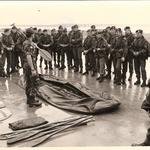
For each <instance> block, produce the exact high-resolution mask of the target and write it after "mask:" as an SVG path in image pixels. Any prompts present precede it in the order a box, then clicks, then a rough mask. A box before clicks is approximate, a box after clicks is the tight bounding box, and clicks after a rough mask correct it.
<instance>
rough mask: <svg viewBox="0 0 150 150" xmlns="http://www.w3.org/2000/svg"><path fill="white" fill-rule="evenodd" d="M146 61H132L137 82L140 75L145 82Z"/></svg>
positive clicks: (136, 59)
mask: <svg viewBox="0 0 150 150" xmlns="http://www.w3.org/2000/svg"><path fill="white" fill-rule="evenodd" d="M145 67H146V60H145V59H140V58H135V59H134V68H135V73H136V77H137V80H140V77H141V74H142V80H143V81H144V82H145V81H146V79H147V76H146V69H145Z"/></svg>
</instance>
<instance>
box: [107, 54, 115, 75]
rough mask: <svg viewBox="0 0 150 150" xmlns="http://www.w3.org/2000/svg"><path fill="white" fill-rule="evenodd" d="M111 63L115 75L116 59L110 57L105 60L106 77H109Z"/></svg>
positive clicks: (112, 56)
mask: <svg viewBox="0 0 150 150" xmlns="http://www.w3.org/2000/svg"><path fill="white" fill-rule="evenodd" d="M112 63H113V67H114V73H115V72H116V70H115V69H116V58H115V56H114V55H110V58H107V60H106V65H107V71H108V75H111V68H112Z"/></svg>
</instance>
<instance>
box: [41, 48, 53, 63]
mask: <svg viewBox="0 0 150 150" xmlns="http://www.w3.org/2000/svg"><path fill="white" fill-rule="evenodd" d="M39 54H40V56H41V57H43V58H44V59H45V60H47V61H50V62H51V61H52V56H51V54H50V53H49V52H47V51H46V50H44V49H39Z"/></svg>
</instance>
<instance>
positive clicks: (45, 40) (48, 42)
mask: <svg viewBox="0 0 150 150" xmlns="http://www.w3.org/2000/svg"><path fill="white" fill-rule="evenodd" d="M39 45H40V47H41V48H42V49H44V50H46V51H48V52H49V53H50V54H51V52H50V46H52V45H53V39H52V37H51V35H49V34H48V31H47V29H44V30H43V35H41V37H40V39H39ZM42 61H43V58H42V57H41V58H40V66H41V65H42ZM44 62H45V69H48V62H47V61H46V60H44ZM49 69H50V70H52V69H53V68H52V62H49Z"/></svg>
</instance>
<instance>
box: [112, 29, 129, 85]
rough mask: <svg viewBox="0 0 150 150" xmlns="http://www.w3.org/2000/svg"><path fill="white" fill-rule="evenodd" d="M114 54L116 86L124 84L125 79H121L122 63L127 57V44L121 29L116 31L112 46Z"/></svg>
mask: <svg viewBox="0 0 150 150" xmlns="http://www.w3.org/2000/svg"><path fill="white" fill-rule="evenodd" d="M114 53H115V58H116V65H115V80H114V83H116V84H117V85H121V83H122V84H125V78H124V77H123V78H122V63H124V62H125V59H126V56H127V42H126V40H125V39H124V37H123V35H122V31H121V29H120V28H119V29H117V32H116V43H115V46H114Z"/></svg>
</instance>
